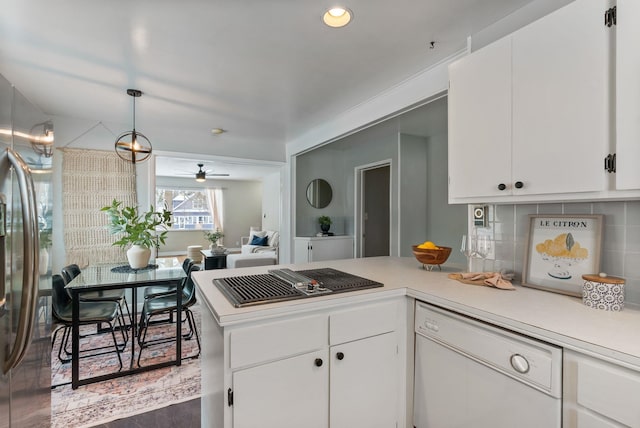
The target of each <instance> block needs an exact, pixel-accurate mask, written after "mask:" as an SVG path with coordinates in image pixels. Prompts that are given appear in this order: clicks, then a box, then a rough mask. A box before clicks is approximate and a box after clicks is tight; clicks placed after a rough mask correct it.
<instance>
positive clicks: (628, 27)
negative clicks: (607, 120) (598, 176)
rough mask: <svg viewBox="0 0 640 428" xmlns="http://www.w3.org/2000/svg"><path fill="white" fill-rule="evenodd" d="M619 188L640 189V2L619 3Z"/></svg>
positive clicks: (617, 161)
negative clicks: (639, 23)
mask: <svg viewBox="0 0 640 428" xmlns="http://www.w3.org/2000/svg"><path fill="white" fill-rule="evenodd" d="M616 7H617V25H616V26H615V31H616V150H615V151H616V163H617V165H616V173H615V176H616V189H618V190H631V189H640V168H638V159H640V78H639V76H640V50H638V40H640V26H639V25H638V22H640V2H639V1H638V0H617V6H616Z"/></svg>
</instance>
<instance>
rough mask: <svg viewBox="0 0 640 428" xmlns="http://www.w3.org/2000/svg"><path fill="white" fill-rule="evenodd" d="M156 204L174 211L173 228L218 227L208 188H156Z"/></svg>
mask: <svg viewBox="0 0 640 428" xmlns="http://www.w3.org/2000/svg"><path fill="white" fill-rule="evenodd" d="M156 206H157V207H159V208H161V207H163V206H166V207H167V208H168V209H169V210H170V211H171V212H172V213H173V226H172V227H171V229H172V230H193V229H198V230H199V229H204V230H207V229H212V230H213V229H216V227H219V226H220V225H215V224H214V221H213V216H212V215H211V207H210V206H209V198H208V197H207V190H206V189H202V190H189V189H166V188H159V187H158V188H156Z"/></svg>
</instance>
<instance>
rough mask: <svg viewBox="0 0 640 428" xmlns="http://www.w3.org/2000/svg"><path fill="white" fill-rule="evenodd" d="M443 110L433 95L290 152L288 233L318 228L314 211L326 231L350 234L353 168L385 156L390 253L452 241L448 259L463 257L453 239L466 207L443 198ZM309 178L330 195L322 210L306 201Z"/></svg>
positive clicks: (462, 226) (407, 252)
mask: <svg viewBox="0 0 640 428" xmlns="http://www.w3.org/2000/svg"><path fill="white" fill-rule="evenodd" d="M446 110H447V104H446V99H440V100H437V101H435V102H433V103H431V104H429V105H426V106H423V107H420V108H419V109H416V110H414V111H412V112H409V113H405V114H403V115H401V116H399V117H397V118H393V119H389V120H387V121H385V122H382V123H380V124H377V125H375V126H372V127H370V128H367V129H365V130H362V131H360V132H357V133H355V134H353V135H350V136H347V137H345V138H342V139H340V140H338V141H335V142H333V143H331V144H328V145H325V146H323V147H320V148H318V149H315V150H311V151H309V152H306V153H304V154H301V155H299V156H297V158H296V163H295V170H296V177H295V186H296V190H295V221H296V223H295V225H296V228H295V231H296V235H297V236H313V235H315V234H316V233H318V232H319V231H320V228H319V226H318V224H317V218H318V217H319V216H320V215H328V216H330V217H331V218H332V219H333V225H332V226H331V231H333V232H334V233H336V234H346V235H354V233H355V218H354V216H355V208H356V206H355V204H356V202H357V201H356V199H355V196H356V194H355V185H356V184H355V170H356V168H358V167H362V166H364V165H369V164H373V163H377V162H383V161H390V163H391V215H390V228H391V255H392V256H398V255H400V256H407V257H412V256H413V254H412V252H411V245H413V244H419V243H421V242H424V241H426V240H431V241H433V242H435V243H436V244H437V245H443V246H450V247H453V249H454V251H452V254H451V256H450V262H451V263H464V258H463V257H462V256H461V255H460V254H459V251H458V249H459V248H458V246H459V242H460V236H461V235H462V234H463V233H465V230H466V228H467V207H466V206H464V205H449V204H448V202H447V186H448V184H447V183H448V172H447V131H446V129H447V126H446V121H447V118H446ZM416 123H417V124H418V125H416ZM404 129H406V130H407V131H409V132H402V131H403V130H404ZM315 178H323V179H325V180H327V181H328V182H329V183H330V184H331V186H332V188H333V200H332V201H331V204H329V206H327V207H326V208H324V209H316V208H313V207H311V206H310V205H309V204H308V202H307V200H306V196H305V191H306V186H307V184H308V183H309V182H310V181H311V180H313V179H315Z"/></svg>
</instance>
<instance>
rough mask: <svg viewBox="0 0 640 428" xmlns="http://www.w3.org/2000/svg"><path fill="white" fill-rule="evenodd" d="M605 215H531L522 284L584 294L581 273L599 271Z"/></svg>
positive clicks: (571, 293)
mask: <svg viewBox="0 0 640 428" xmlns="http://www.w3.org/2000/svg"><path fill="white" fill-rule="evenodd" d="M602 221H603V216H602V215H599V214H598V215H530V216H529V233H528V237H527V247H526V250H525V258H524V268H523V272H522V285H525V286H527V287H534V288H540V289H543V290H547V291H553V292H556V293H562V294H569V295H572V296H581V295H582V283H583V281H582V275H584V274H593V273H598V272H600V249H601V244H602Z"/></svg>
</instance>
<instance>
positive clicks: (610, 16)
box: [604, 6, 618, 27]
mask: <svg viewBox="0 0 640 428" xmlns="http://www.w3.org/2000/svg"><path fill="white" fill-rule="evenodd" d="M617 21H618V12H617V7H616V6H613V7H612V8H611V9H608V10H607V11H605V13H604V25H605V26H606V27H611V26H613V25H617V23H618V22H617Z"/></svg>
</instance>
